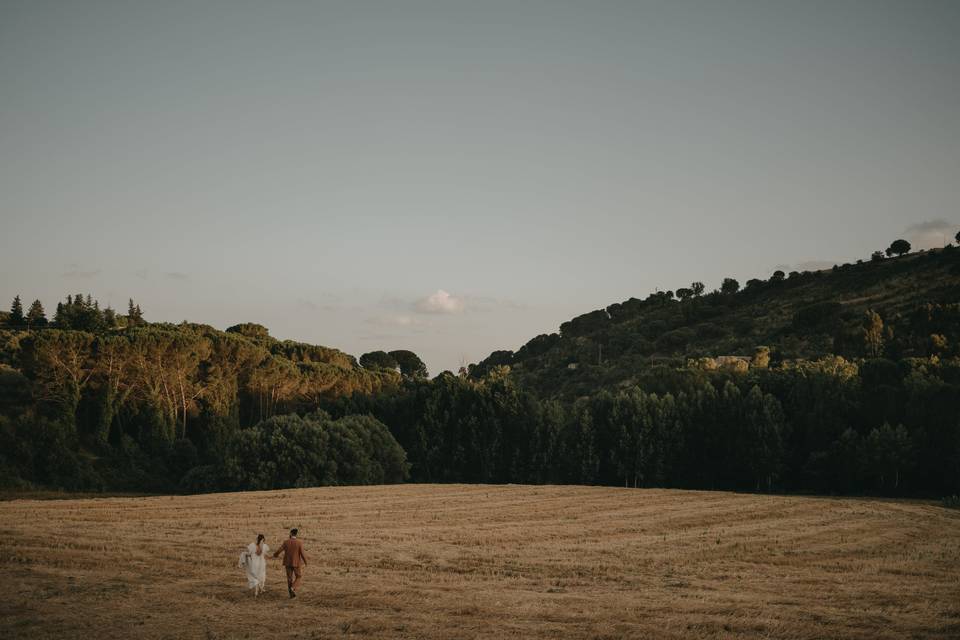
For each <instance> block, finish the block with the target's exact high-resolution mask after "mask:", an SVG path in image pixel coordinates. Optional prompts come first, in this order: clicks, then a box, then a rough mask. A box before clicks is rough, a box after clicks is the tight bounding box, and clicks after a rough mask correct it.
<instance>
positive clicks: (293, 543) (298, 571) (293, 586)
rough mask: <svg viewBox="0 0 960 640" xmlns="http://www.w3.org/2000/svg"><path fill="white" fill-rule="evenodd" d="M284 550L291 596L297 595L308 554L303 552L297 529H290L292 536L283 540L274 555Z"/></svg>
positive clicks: (284, 564) (284, 562)
mask: <svg viewBox="0 0 960 640" xmlns="http://www.w3.org/2000/svg"><path fill="white" fill-rule="evenodd" d="M281 551H283V566H284V567H285V568H286V570H287V591H288V592H289V593H290V597H291V598H296V597H297V587H299V586H300V579H301V578H302V577H303V567H305V566H307V556H305V555H304V554H303V543H302V542H300V541H299V540H297V530H296V529H290V537H289V538H287V539H286V540H284V541H283V544H282V545H280V548H279V549H277V551H276V553H274V554H273V557H274V558H276V557H277V556H279V555H280V552H281Z"/></svg>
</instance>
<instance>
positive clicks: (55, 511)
mask: <svg viewBox="0 0 960 640" xmlns="http://www.w3.org/2000/svg"><path fill="white" fill-rule="evenodd" d="M293 526H297V527H299V528H300V530H301V538H302V539H303V540H304V541H305V543H306V547H307V553H308V555H309V557H310V564H309V566H308V567H307V569H306V575H305V579H304V585H303V587H302V592H301V597H299V598H297V599H296V600H295V601H290V600H288V598H287V594H286V589H285V585H284V579H283V572H282V568H281V566H280V564H279V562H278V561H275V560H274V561H271V563H270V564H269V565H268V578H267V588H268V591H267V593H266V594H265V595H264V596H262V597H261V598H259V599H258V600H256V601H254V599H253V597H252V596H251V595H250V594H249V592H247V590H246V589H245V581H244V579H243V576H242V573H241V572H240V570H238V569H237V568H236V564H237V557H238V555H239V553H240V550H241V549H242V548H243V547H244V546H245V545H246V544H247V543H248V542H251V541H252V540H253V539H254V537H255V536H256V534H257V533H264V534H266V536H267V542H268V544H270V545H271V546H273V547H276V546H277V545H278V544H279V543H280V542H281V541H282V540H283V538H284V537H286V530H287V529H288V528H290V527H293ZM0 536H2V540H3V543H2V545H0V553H2V564H0V568H2V570H3V572H4V575H5V576H6V577H7V581H6V585H7V587H8V588H7V589H6V590H5V594H4V596H3V597H2V598H0V637H4V638H61V637H78V636H90V637H95V638H97V640H101V639H104V638H129V637H139V638H197V637H199V638H238V637H239V638H243V637H250V638H258V637H285V638H326V637H332V636H336V637H339V636H343V635H347V636H349V635H353V636H358V637H367V638H397V637H409V638H479V637H484V638H490V637H497V638H500V637H517V638H561V637H562V638H633V637H656V638H721V637H729V636H731V635H733V634H736V635H738V636H740V637H754V638H771V637H772V638H824V637H833V638H903V637H925V638H926V637H931V638H937V637H940V638H949V637H954V638H955V637H960V512H958V511H955V510H948V509H944V508H942V507H940V506H939V505H935V504H927V503H919V502H906V501H881V500H867V499H830V498H807V497H783V496H759V495H743V494H731V493H714V492H686V491H667V490H637V489H616V488H600V487H546V486H538V487H531V486H475V485H474V486H466V485H401V486H387V487H340V488H321V489H301V490H287V491H273V492H260V493H236V494H215V495H203V496H187V497H183V496H176V497H149V498H102V499H82V500H55V501H38V500H15V501H9V502H2V503H0Z"/></svg>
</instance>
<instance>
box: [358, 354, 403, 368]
mask: <svg viewBox="0 0 960 640" xmlns="http://www.w3.org/2000/svg"><path fill="white" fill-rule="evenodd" d="M360 366H361V367H363V368H364V369H371V370H377V369H390V370H395V369H397V368H398V365H397V360H396V359H395V358H394V357H393V356H391V355H390V354H388V353H387V352H386V351H371V352H369V353H365V354H363V355H362V356H360Z"/></svg>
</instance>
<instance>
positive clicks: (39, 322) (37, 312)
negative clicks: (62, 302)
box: [27, 300, 47, 329]
mask: <svg viewBox="0 0 960 640" xmlns="http://www.w3.org/2000/svg"><path fill="white" fill-rule="evenodd" d="M45 326H47V314H46V313H45V312H44V310H43V304H42V303H41V302H40V301H39V300H34V301H33V304H31V305H30V310H29V311H27V329H41V328H43V327H45Z"/></svg>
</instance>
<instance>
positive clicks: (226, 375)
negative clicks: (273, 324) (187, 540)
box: [0, 295, 403, 490]
mask: <svg viewBox="0 0 960 640" xmlns="http://www.w3.org/2000/svg"><path fill="white" fill-rule="evenodd" d="M17 302H19V301H18V300H17V301H15V304H14V307H15V306H16V303H17ZM11 317H12V318H13V323H12V326H11V323H10V320H11V318H9V317H8V318H7V321H8V326H9V328H8V329H6V330H2V331H0V440H2V442H0V445H2V446H0V476H2V478H0V479H2V480H3V481H4V482H5V483H7V484H16V483H18V482H21V481H23V482H29V483H35V484H39V485H53V486H63V487H70V488H100V487H121V488H136V489H151V490H160V489H163V490H169V489H171V488H175V487H176V486H177V484H178V482H179V481H180V479H181V477H182V476H183V475H184V474H185V473H186V472H187V471H189V470H190V469H191V468H192V467H194V466H198V465H204V464H206V465H209V464H220V463H222V462H223V461H224V455H225V452H226V451H227V450H228V444H229V442H231V439H232V438H234V437H235V435H236V434H237V433H238V432H240V431H242V430H245V429H247V428H251V427H253V426H254V425H257V424H258V423H261V422H263V421H265V420H268V419H270V418H272V417H274V416H279V415H283V414H290V413H306V412H309V411H312V410H314V409H315V408H316V407H317V406H319V404H320V403H321V402H322V401H323V400H324V399H326V398H329V397H334V396H340V395H347V394H352V393H358V392H361V393H373V392H376V391H378V390H380V389H382V388H384V387H388V386H392V385H396V384H397V383H398V382H399V381H400V380H401V378H402V376H403V374H402V373H400V372H399V371H393V370H385V369H377V370H368V369H365V368H362V367H360V366H359V365H358V364H357V362H356V361H355V360H354V359H353V358H352V357H351V356H348V355H347V354H344V353H342V352H340V351H337V350H335V349H329V348H325V347H319V346H316V345H308V344H303V343H297V342H292V341H279V340H276V339H274V338H271V337H270V336H269V334H268V333H267V331H266V329H265V328H263V327H261V326H259V325H250V324H247V325H237V326H235V327H231V328H230V329H228V330H227V331H218V330H216V329H213V328H212V327H209V326H206V325H196V324H188V323H183V324H179V325H172V324H165V323H154V324H148V323H147V322H146V321H145V320H144V319H143V314H142V311H141V310H140V308H139V305H136V304H134V302H133V301H131V302H130V308H129V313H128V315H127V316H125V317H123V320H122V321H118V320H117V316H116V315H115V314H111V313H109V309H105V310H101V309H100V307H99V304H98V303H97V302H96V301H95V300H93V299H92V298H91V297H90V296H80V295H77V296H68V298H67V301H66V302H65V303H60V304H59V305H58V307H57V315H56V316H55V319H54V321H53V327H54V328H49V327H47V328H42V329H41V328H40V327H39V326H37V327H34V328H31V329H27V328H26V327H25V326H21V325H20V324H19V319H18V318H16V317H13V316H11ZM357 428H360V427H357ZM330 477H336V476H324V478H326V479H329V478H330ZM391 477H395V475H394V476H391Z"/></svg>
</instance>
